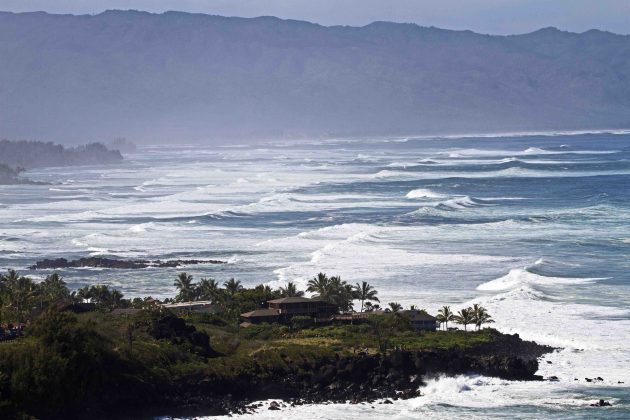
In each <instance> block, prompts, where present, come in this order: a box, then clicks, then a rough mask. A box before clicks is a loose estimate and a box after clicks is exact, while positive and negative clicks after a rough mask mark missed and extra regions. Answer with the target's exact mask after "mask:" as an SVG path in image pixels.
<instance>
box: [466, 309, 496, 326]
mask: <svg viewBox="0 0 630 420" xmlns="http://www.w3.org/2000/svg"><path fill="white" fill-rule="evenodd" d="M471 309H472V313H473V316H472V318H473V319H472V322H473V323H474V324H475V325H476V326H477V331H479V330H480V329H481V326H482V325H483V324H490V323H492V322H494V320H493V319H492V317H491V316H490V314H489V313H488V311H487V310H486V308H484V307H483V306H481V305H478V304H476V303H475V304H474V305H473V307H472V308H471Z"/></svg>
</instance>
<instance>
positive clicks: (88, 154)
mask: <svg viewBox="0 0 630 420" xmlns="http://www.w3.org/2000/svg"><path fill="white" fill-rule="evenodd" d="M120 144H123V143H120ZM124 144H128V143H124ZM122 160H123V156H122V154H121V153H120V151H119V150H110V149H108V148H107V147H106V146H105V145H103V144H101V143H89V144H86V145H83V146H76V147H65V146H62V145H60V144H54V143H52V142H41V141H27V140H20V141H11V140H0V184H25V183H32V182H31V181H29V180H28V179H25V178H21V177H20V173H21V172H24V171H25V170H28V169H33V168H43V167H54V166H78V165H102V164H110V163H118V162H120V161H122Z"/></svg>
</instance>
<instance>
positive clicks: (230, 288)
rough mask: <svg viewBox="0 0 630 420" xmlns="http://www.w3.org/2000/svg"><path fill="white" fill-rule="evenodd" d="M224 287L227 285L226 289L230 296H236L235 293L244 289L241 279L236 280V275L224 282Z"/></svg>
mask: <svg viewBox="0 0 630 420" xmlns="http://www.w3.org/2000/svg"><path fill="white" fill-rule="evenodd" d="M223 287H225V291H226V293H227V294H228V295H229V296H230V297H234V295H235V294H237V293H238V292H239V291H241V290H242V289H243V286H241V282H240V280H235V279H234V277H232V278H231V279H229V280H228V281H226V282H225V283H223Z"/></svg>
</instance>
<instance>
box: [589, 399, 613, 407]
mask: <svg viewBox="0 0 630 420" xmlns="http://www.w3.org/2000/svg"><path fill="white" fill-rule="evenodd" d="M591 407H612V404H611V403H609V402H608V401H606V400H599V401H598V402H596V403H593V404H591Z"/></svg>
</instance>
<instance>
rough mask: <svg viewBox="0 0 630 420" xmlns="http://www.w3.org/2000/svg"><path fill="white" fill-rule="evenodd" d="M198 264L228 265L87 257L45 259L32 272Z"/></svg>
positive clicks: (213, 261)
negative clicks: (60, 269) (61, 269)
mask: <svg viewBox="0 0 630 420" xmlns="http://www.w3.org/2000/svg"><path fill="white" fill-rule="evenodd" d="M196 264H226V262H225V261H219V260H195V259H191V260H167V261H163V260H118V259H113V258H101V257H86V258H79V259H77V260H67V259H65V258H56V259H45V260H41V261H37V262H36V263H35V264H34V265H31V266H30V267H29V269H31V270H51V269H53V270H54V269H59V268H112V269H127V270H137V269H142V268H176V267H181V266H185V265H196Z"/></svg>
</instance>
